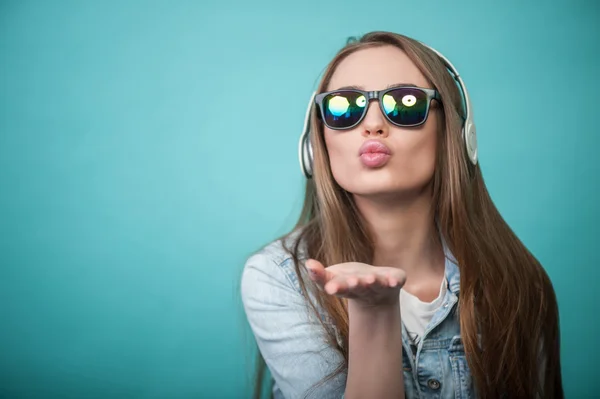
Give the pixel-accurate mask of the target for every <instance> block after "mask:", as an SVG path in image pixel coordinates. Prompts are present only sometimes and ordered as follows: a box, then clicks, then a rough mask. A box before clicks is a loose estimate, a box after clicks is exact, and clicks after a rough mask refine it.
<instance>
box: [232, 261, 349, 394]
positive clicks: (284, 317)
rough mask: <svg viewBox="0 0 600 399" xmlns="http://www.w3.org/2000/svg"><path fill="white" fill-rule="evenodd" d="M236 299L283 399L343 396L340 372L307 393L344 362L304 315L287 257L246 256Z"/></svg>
mask: <svg viewBox="0 0 600 399" xmlns="http://www.w3.org/2000/svg"><path fill="white" fill-rule="evenodd" d="M241 295H242V302H243V305H244V310H245V312H246V316H247V318H248V322H249V324H250V327H251V329H252V332H253V333H254V336H255V338H256V341H257V344H258V348H259V350H260V352H261V354H262V356H263V358H264V359H265V362H266V364H267V366H268V367H269V370H270V372H271V375H272V377H273V379H274V382H275V390H276V391H277V392H279V393H280V395H283V397H284V398H286V399H295V398H304V397H310V398H322V399H329V398H331V399H334V398H335V399H339V398H341V397H343V393H344V390H345V384H346V374H345V373H341V374H339V375H338V376H336V377H335V378H334V379H331V380H328V381H327V382H325V383H324V384H319V385H317V387H316V388H315V389H313V390H310V389H311V387H313V385H315V384H318V383H319V382H320V381H321V380H322V379H324V378H325V377H327V376H328V375H329V374H330V373H331V372H332V371H333V370H335V369H336V367H337V366H338V365H339V364H340V363H341V362H342V360H343V359H342V356H341V354H340V353H339V352H337V351H336V350H335V349H334V348H332V347H331V346H330V345H329V344H328V343H327V342H326V340H325V335H324V333H323V332H322V328H321V326H320V323H319V321H318V320H317V318H316V316H313V315H312V313H311V312H310V311H309V307H308V306H307V302H306V300H305V298H304V296H303V295H302V292H301V290H300V286H299V285H298V282H297V276H296V273H295V270H294V268H293V261H292V259H291V257H287V258H284V257H279V256H273V255H272V254H269V253H268V252H264V251H263V252H259V253H258V254H255V255H253V256H252V257H250V258H249V259H248V260H247V262H246V265H245V267H244V271H243V274H242V282H241ZM309 390H310V392H309ZM307 394H309V395H308V396H306V395H307Z"/></svg>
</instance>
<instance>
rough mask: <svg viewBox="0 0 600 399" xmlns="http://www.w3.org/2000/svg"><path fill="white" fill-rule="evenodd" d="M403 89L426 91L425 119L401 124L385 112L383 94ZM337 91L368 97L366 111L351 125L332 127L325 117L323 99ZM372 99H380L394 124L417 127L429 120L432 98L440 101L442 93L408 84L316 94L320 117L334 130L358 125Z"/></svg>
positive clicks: (381, 108)
mask: <svg viewBox="0 0 600 399" xmlns="http://www.w3.org/2000/svg"><path fill="white" fill-rule="evenodd" d="M402 89H413V90H419V91H422V92H423V93H425V95H426V96H427V108H426V110H425V117H424V118H423V121H421V122H419V123H415V124H412V125H403V124H399V123H396V122H394V121H393V120H391V119H390V117H389V116H388V114H387V113H386V112H385V109H384V108H383V96H385V95H386V94H387V93H389V92H391V91H395V90H402ZM336 93H358V94H362V95H363V96H365V98H366V99H367V105H366V106H365V107H364V111H363V113H362V115H361V117H360V118H359V119H358V121H356V123H354V124H352V125H351V126H348V127H332V126H329V124H328V123H327V121H326V120H325V118H324V117H323V115H325V110H324V109H323V101H324V100H325V97H327V96H329V95H332V94H336ZM372 100H378V102H379V109H380V110H381V113H382V114H383V115H384V116H385V118H386V119H387V120H388V121H389V122H390V123H391V124H392V125H394V126H399V127H415V126H419V125H422V124H423V123H425V121H426V120H427V117H428V116H429V109H430V108H431V100H436V101H438V102H440V103H441V102H442V98H441V97H440V93H439V92H438V91H437V90H435V89H429V88H425V87H417V86H412V85H411V86H408V85H407V86H395V87H390V88H388V89H384V90H375V91H364V90H359V89H340V90H333V91H328V92H325V93H320V94H317V95H316V96H315V104H316V105H317V106H318V110H319V118H320V119H321V120H322V121H323V123H324V124H325V126H327V127H328V128H329V129H332V130H349V129H353V128H355V127H356V126H358V125H360V123H361V122H362V121H363V119H364V118H365V115H366V114H367V112H368V110H369V105H370V104H371V101H372Z"/></svg>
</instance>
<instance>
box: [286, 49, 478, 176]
mask: <svg viewBox="0 0 600 399" xmlns="http://www.w3.org/2000/svg"><path fill="white" fill-rule="evenodd" d="M419 43H420V44H422V45H423V46H425V47H427V48H428V49H430V50H431V51H433V52H434V53H435V54H436V55H437V56H438V57H439V58H440V59H441V60H442V62H443V63H444V65H445V66H446V68H448V70H449V71H450V72H451V74H452V77H453V78H454V80H456V82H457V83H458V86H459V87H460V90H461V92H462V97H463V101H464V103H465V121H464V124H463V128H462V136H463V139H464V143H465V148H466V150H467V155H468V157H469V160H470V161H471V163H472V164H473V165H477V162H478V154H477V132H476V129H475V122H474V121H473V109H472V106H471V99H470V98H469V93H468V92H467V87H466V86H465V83H464V82H463V80H462V78H461V77H460V74H459V73H458V70H457V69H456V68H455V67H454V65H452V63H451V62H450V60H448V58H446V57H445V56H444V55H442V54H441V53H440V52H439V51H437V50H435V49H434V48H432V47H430V46H428V45H426V44H424V43H421V42H419ZM316 94H317V93H316V92H314V93H313V94H312V96H311V98H310V102H309V103H308V107H307V109H306V115H305V117H304V128H303V130H302V135H301V136H300V142H299V145H298V155H299V158H300V168H301V170H302V173H303V174H304V176H305V177H306V178H307V179H310V178H311V177H312V176H313V150H312V145H311V143H310V122H311V118H310V116H311V111H312V108H313V106H314V101H315V96H316Z"/></svg>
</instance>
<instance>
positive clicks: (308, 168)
mask: <svg viewBox="0 0 600 399" xmlns="http://www.w3.org/2000/svg"><path fill="white" fill-rule="evenodd" d="M300 148H301V150H300V151H301V154H300V164H301V165H300V166H301V167H302V173H303V174H304V176H305V177H306V178H307V179H310V178H311V177H312V174H313V153H312V146H311V144H310V133H309V132H307V134H304V135H303V136H302V143H301V145H300Z"/></svg>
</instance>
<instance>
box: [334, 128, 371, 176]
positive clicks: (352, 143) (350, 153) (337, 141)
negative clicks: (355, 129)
mask: <svg viewBox="0 0 600 399" xmlns="http://www.w3.org/2000/svg"><path fill="white" fill-rule="evenodd" d="M362 140H363V139H362V138H361V137H360V135H357V134H351V132H343V133H340V132H338V131H332V130H328V129H326V130H325V145H326V146H327V153H328V155H329V164H330V167H331V173H332V174H333V177H334V178H335V180H336V181H337V182H338V184H340V185H341V186H344V185H345V184H344V183H345V182H346V181H347V180H348V179H350V176H354V175H356V173H357V172H358V169H359V168H360V163H359V161H360V160H359V158H358V155H357V152H358V149H359V148H360V146H361V144H362Z"/></svg>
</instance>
